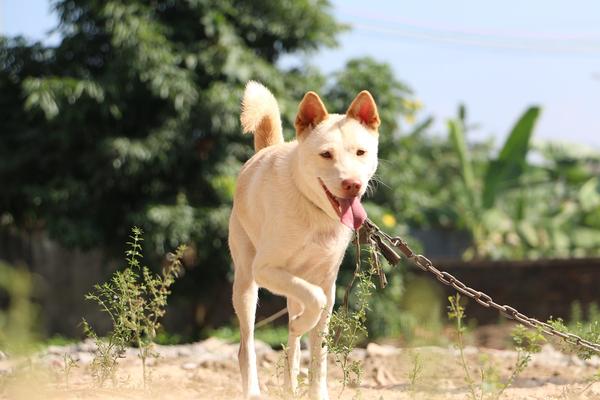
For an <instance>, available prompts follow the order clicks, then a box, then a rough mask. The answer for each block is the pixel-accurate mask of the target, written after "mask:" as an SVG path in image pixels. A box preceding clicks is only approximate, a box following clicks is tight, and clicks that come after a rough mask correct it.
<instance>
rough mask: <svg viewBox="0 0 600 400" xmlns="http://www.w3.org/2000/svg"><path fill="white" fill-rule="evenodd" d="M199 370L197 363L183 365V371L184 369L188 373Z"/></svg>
mask: <svg viewBox="0 0 600 400" xmlns="http://www.w3.org/2000/svg"><path fill="white" fill-rule="evenodd" d="M197 368H198V364H197V363H195V362H186V363H183V364H181V369H184V370H186V371H191V370H193V369H197Z"/></svg>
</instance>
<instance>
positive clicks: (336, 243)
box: [288, 227, 351, 286]
mask: <svg viewBox="0 0 600 400" xmlns="http://www.w3.org/2000/svg"><path fill="white" fill-rule="evenodd" d="M350 237H351V232H350V231H348V230H347V229H345V228H343V227H341V228H340V227H335V228H316V229H314V230H311V231H309V232H304V234H303V235H302V237H298V242H297V243H298V244H300V246H298V247H297V249H296V251H294V252H293V253H290V254H289V256H290V260H289V264H288V265H289V267H290V270H291V271H292V272H293V273H294V274H295V275H296V276H298V277H301V278H303V279H306V280H307V281H309V282H311V283H314V284H316V285H319V286H329V285H331V284H332V283H333V282H334V281H335V278H336V276H337V272H338V269H339V266H340V263H341V261H342V257H343V256H344V252H345V251H346V247H347V246H348V242H349V240H350Z"/></svg>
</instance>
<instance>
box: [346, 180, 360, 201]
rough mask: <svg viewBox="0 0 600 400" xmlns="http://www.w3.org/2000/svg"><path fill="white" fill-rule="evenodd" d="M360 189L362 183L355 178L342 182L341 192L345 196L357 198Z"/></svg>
mask: <svg viewBox="0 0 600 400" xmlns="http://www.w3.org/2000/svg"><path fill="white" fill-rule="evenodd" d="M361 187H362V183H361V182H360V181H359V180H358V179H356V178H351V179H344V180H343V181H342V190H343V191H344V194H345V195H347V196H351V197H354V196H358V193H359V192H360V188H361Z"/></svg>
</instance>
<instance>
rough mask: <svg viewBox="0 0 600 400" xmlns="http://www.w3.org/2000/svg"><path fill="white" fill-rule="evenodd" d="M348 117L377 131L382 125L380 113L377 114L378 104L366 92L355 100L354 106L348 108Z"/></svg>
mask: <svg viewBox="0 0 600 400" xmlns="http://www.w3.org/2000/svg"><path fill="white" fill-rule="evenodd" d="M346 115H347V116H348V117H350V118H354V119H356V120H358V121H359V122H360V123H362V124H365V125H366V126H367V127H369V128H371V129H373V130H375V131H376V130H377V128H379V124H380V123H381V120H380V119H379V113H378V112H377V104H375V100H374V99H373V96H371V93H369V92H368V91H366V90H363V91H362V92H360V93H359V94H358V96H356V97H355V98H354V100H353V101H352V104H350V107H348V111H346Z"/></svg>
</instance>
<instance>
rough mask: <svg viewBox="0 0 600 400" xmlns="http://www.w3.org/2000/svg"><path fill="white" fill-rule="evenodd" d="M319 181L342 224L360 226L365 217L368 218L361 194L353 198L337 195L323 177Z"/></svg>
mask: <svg viewBox="0 0 600 400" xmlns="http://www.w3.org/2000/svg"><path fill="white" fill-rule="evenodd" d="M319 183H320V184H321V187H322V188H323V191H324V192H325V195H326V196H327V200H329V203H331V206H332V207H333V209H334V211H335V212H336V214H337V215H338V217H340V221H341V222H342V224H344V225H346V226H347V227H348V228H350V229H358V228H360V227H361V225H362V224H363V222H365V219H367V212H366V211H365V209H364V207H363V206H362V204H361V203H360V196H354V197H351V198H343V197H337V196H336V195H334V194H333V193H331V191H330V190H329V189H328V188H327V186H326V185H325V183H324V182H323V180H322V179H321V178H319Z"/></svg>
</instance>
